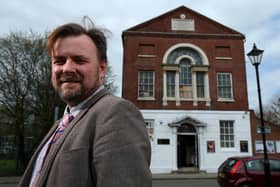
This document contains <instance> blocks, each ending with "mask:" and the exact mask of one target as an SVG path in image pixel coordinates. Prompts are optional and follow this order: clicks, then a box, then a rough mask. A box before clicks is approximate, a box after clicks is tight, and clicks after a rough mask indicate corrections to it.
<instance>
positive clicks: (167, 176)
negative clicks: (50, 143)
mask: <svg viewBox="0 0 280 187" xmlns="http://www.w3.org/2000/svg"><path fill="white" fill-rule="evenodd" d="M216 176H217V173H206V172H196V173H161V174H153V180H172V179H174V180H175V179H215V178H216ZM19 180H20V176H10V177H0V184H18V182H19Z"/></svg>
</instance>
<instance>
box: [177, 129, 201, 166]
mask: <svg viewBox="0 0 280 187" xmlns="http://www.w3.org/2000/svg"><path fill="white" fill-rule="evenodd" d="M190 131H191V132H190ZM177 166H178V168H187V167H198V153H197V136H196V132H195V128H193V126H192V127H191V128H190V127H188V128H186V127H184V126H181V127H179V128H178V135H177Z"/></svg>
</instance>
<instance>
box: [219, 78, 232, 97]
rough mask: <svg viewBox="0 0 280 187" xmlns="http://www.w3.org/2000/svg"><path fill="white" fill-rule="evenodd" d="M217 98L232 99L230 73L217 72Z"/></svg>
mask: <svg viewBox="0 0 280 187" xmlns="http://www.w3.org/2000/svg"><path fill="white" fill-rule="evenodd" d="M217 87H218V98H219V99H233V97H232V81H231V73H217Z"/></svg>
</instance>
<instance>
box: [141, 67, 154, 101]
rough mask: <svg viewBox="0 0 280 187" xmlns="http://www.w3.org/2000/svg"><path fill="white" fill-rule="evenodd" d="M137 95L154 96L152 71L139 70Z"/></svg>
mask: <svg viewBox="0 0 280 187" xmlns="http://www.w3.org/2000/svg"><path fill="white" fill-rule="evenodd" d="M138 96H139V97H154V72H153V71H140V72H139V74H138Z"/></svg>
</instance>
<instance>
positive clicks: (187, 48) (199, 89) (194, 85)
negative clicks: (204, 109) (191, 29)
mask: <svg viewBox="0 0 280 187" xmlns="http://www.w3.org/2000/svg"><path fill="white" fill-rule="evenodd" d="M208 64H209V63H208V59H207V56H206V55H205V53H204V52H203V51H202V50H201V49H200V48H199V47H197V46H195V45H193V44H185V43H181V44H176V45H174V46H172V47H170V48H169V49H168V50H167V51H166V53H165V55H164V57H163V70H164V75H163V81H164V88H163V105H167V101H175V102H176V105H177V106H178V105H180V104H181V101H193V105H197V104H198V101H205V102H206V105H208V106H209V105H210V97H209V82H208Z"/></svg>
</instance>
